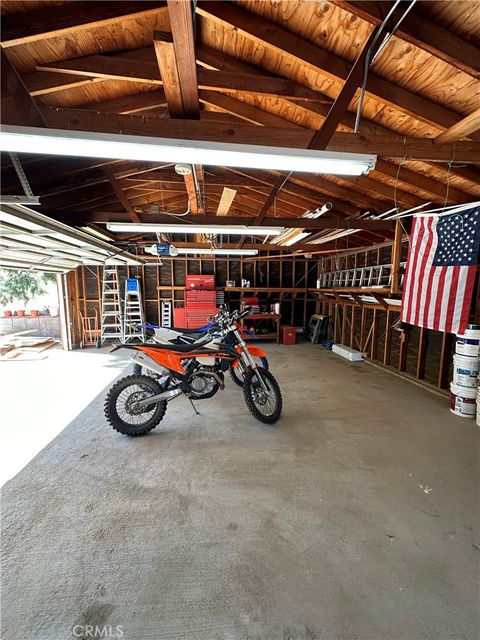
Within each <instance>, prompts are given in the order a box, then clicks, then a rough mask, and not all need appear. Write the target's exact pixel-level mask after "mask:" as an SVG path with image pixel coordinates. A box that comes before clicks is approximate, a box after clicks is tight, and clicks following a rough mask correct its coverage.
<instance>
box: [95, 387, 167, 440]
mask: <svg viewBox="0 0 480 640" xmlns="http://www.w3.org/2000/svg"><path fill="white" fill-rule="evenodd" d="M161 392H162V387H161V386H160V385H159V384H158V382H157V381H156V380H154V379H153V378H151V377H150V376H141V375H140V376H139V375H133V376H126V377H125V378H121V380H119V381H118V382H117V383H115V384H114V385H113V387H112V388H111V389H110V391H109V392H108V394H107V397H106V398H105V406H104V408H105V416H106V418H107V420H108V422H109V423H110V425H111V426H112V427H113V429H115V431H118V432H119V433H123V434H124V435H127V436H141V435H143V434H144V433H147V432H148V431H151V430H152V429H155V427H156V426H157V425H158V423H159V422H160V421H161V420H162V418H163V416H164V415H165V411H166V410H167V403H166V401H165V400H162V401H160V402H155V403H153V404H151V405H146V406H143V407H137V406H136V402H138V401H139V400H144V399H145V398H148V396H153V395H156V394H157V393H161Z"/></svg>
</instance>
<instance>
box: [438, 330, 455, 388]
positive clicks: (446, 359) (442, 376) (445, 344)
mask: <svg viewBox="0 0 480 640" xmlns="http://www.w3.org/2000/svg"><path fill="white" fill-rule="evenodd" d="M451 344H452V334H451V333H444V334H443V336H442V348H441V351H440V368H439V370H438V382H437V386H438V387H439V389H444V388H445V387H446V385H447V374H448V365H449V364H450V346H451Z"/></svg>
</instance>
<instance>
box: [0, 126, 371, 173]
mask: <svg viewBox="0 0 480 640" xmlns="http://www.w3.org/2000/svg"><path fill="white" fill-rule="evenodd" d="M0 148H1V149H2V150H3V151H10V152H17V153H40V154H45V151H48V153H49V154H50V155H59V156H79V157H86V158H110V159H113V160H141V161H147V162H148V161H150V162H175V163H178V162H188V163H189V164H203V165H210V166H226V167H243V168H249V169H272V170H277V171H305V172H310V173H328V174H337V175H352V176H359V175H362V174H363V173H368V172H369V171H371V170H372V169H373V168H374V167H375V163H376V160H377V156H375V155H370V154H360V153H342V152H336V151H317V150H314V149H288V148H284V147H264V146H260V145H251V144H234V143H226V142H205V141H197V140H173V139H170V138H153V137H148V136H132V135H123V134H117V133H98V132H91V131H89V132H86V131H68V130H63V129H42V128H39V127H20V126H14V125H2V126H1V128H0Z"/></svg>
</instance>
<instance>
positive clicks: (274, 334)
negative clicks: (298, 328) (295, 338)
mask: <svg viewBox="0 0 480 640" xmlns="http://www.w3.org/2000/svg"><path fill="white" fill-rule="evenodd" d="M281 318H282V316H281V315H280V314H279V313H252V315H251V316H247V317H246V318H242V320H241V326H242V327H243V323H244V321H245V322H247V324H248V323H253V325H254V330H255V334H256V337H257V339H258V340H273V339H276V340H277V344H280V321H281ZM269 322H271V323H273V324H274V325H275V326H276V331H269V332H267V333H257V331H256V327H255V325H256V324H257V323H258V324H259V325H260V327H261V324H262V323H265V324H267V326H268V323H269Z"/></svg>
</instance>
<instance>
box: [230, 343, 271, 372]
mask: <svg viewBox="0 0 480 640" xmlns="http://www.w3.org/2000/svg"><path fill="white" fill-rule="evenodd" d="M247 349H248V352H249V353H250V355H251V356H253V357H254V358H265V356H266V355H267V352H266V351H265V350H264V349H260V347H255V346H254V345H251V344H247ZM236 351H238V352H240V351H241V349H240V347H237V348H236ZM239 362H240V360H234V361H233V362H232V367H234V368H235V367H238V364H239Z"/></svg>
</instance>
